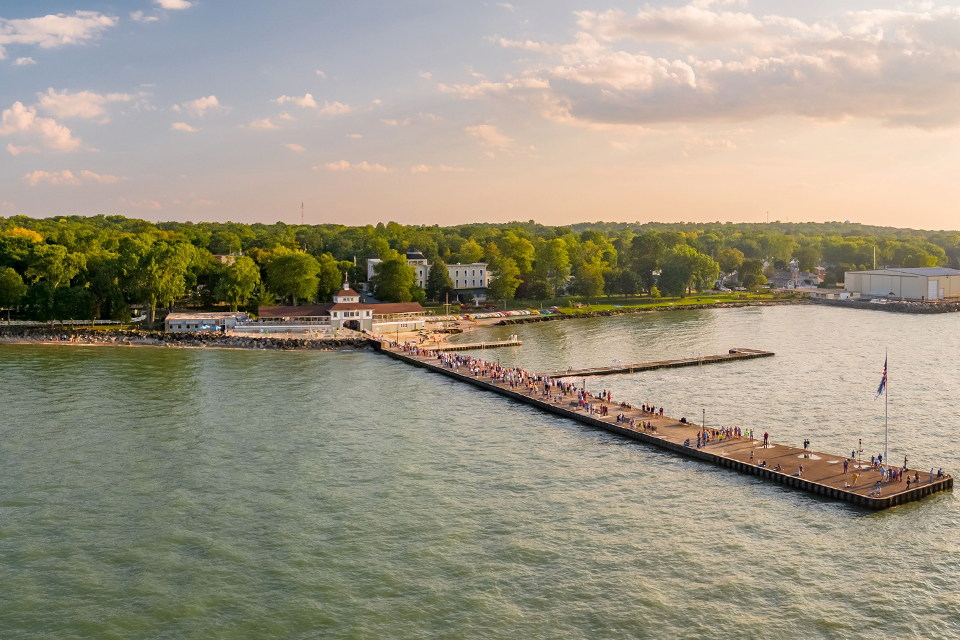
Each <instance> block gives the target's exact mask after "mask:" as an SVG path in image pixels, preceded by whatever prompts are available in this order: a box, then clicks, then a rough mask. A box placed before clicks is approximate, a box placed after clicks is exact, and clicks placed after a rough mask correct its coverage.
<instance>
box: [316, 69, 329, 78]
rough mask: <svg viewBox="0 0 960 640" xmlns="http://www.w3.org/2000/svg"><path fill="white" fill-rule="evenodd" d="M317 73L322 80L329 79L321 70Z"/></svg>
mask: <svg viewBox="0 0 960 640" xmlns="http://www.w3.org/2000/svg"><path fill="white" fill-rule="evenodd" d="M316 73H317V75H318V76H320V77H321V78H326V77H327V74H325V73H324V72H323V71H320V69H317V72H316Z"/></svg>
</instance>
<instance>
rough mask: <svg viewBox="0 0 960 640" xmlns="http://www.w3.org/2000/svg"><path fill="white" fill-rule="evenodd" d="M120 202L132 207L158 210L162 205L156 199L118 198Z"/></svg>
mask: <svg viewBox="0 0 960 640" xmlns="http://www.w3.org/2000/svg"><path fill="white" fill-rule="evenodd" d="M120 202H121V203H123V204H125V205H128V206H131V207H133V208H134V209H147V210H149V211H159V210H160V209H162V208H163V207H161V206H160V203H159V202H157V201H156V200H127V199H126V198H120Z"/></svg>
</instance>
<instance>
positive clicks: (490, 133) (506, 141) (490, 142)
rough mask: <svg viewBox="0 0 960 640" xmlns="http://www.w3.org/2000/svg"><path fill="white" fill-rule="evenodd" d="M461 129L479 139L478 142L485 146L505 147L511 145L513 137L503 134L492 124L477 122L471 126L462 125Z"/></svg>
mask: <svg viewBox="0 0 960 640" xmlns="http://www.w3.org/2000/svg"><path fill="white" fill-rule="evenodd" d="M463 130H464V131H466V132H467V134H468V135H471V136H473V137H474V138H476V139H477V140H479V141H480V144H482V145H483V146H485V147H497V148H499V149H507V148H509V147H510V146H512V145H513V138H509V137H507V136H505V135H504V134H502V133H501V132H500V130H499V129H497V128H496V127H495V126H493V125H492V124H478V125H476V126H473V127H464V129H463Z"/></svg>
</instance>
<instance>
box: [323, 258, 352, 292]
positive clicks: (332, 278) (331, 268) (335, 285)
mask: <svg viewBox="0 0 960 640" xmlns="http://www.w3.org/2000/svg"><path fill="white" fill-rule="evenodd" d="M319 262H320V273H319V274H318V276H317V278H318V281H319V283H320V284H319V285H318V288H317V299H318V300H321V301H323V302H329V301H330V300H332V299H333V296H334V295H335V294H336V293H337V292H338V291H340V287H341V286H342V285H343V274H344V271H346V270H349V269H350V267H349V266H347V268H346V269H344V265H343V264H341V263H339V262H337V260H336V258H334V257H333V255H331V254H329V253H325V254H323V255H321V256H320V260H319ZM348 264H349V263H348Z"/></svg>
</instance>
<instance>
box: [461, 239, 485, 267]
mask: <svg viewBox="0 0 960 640" xmlns="http://www.w3.org/2000/svg"><path fill="white" fill-rule="evenodd" d="M482 259H483V247H481V246H480V245H479V244H477V242H476V241H475V240H467V241H466V242H464V243H463V244H462V245H460V262H461V263H463V264H471V263H474V262H480V260H482Z"/></svg>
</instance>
